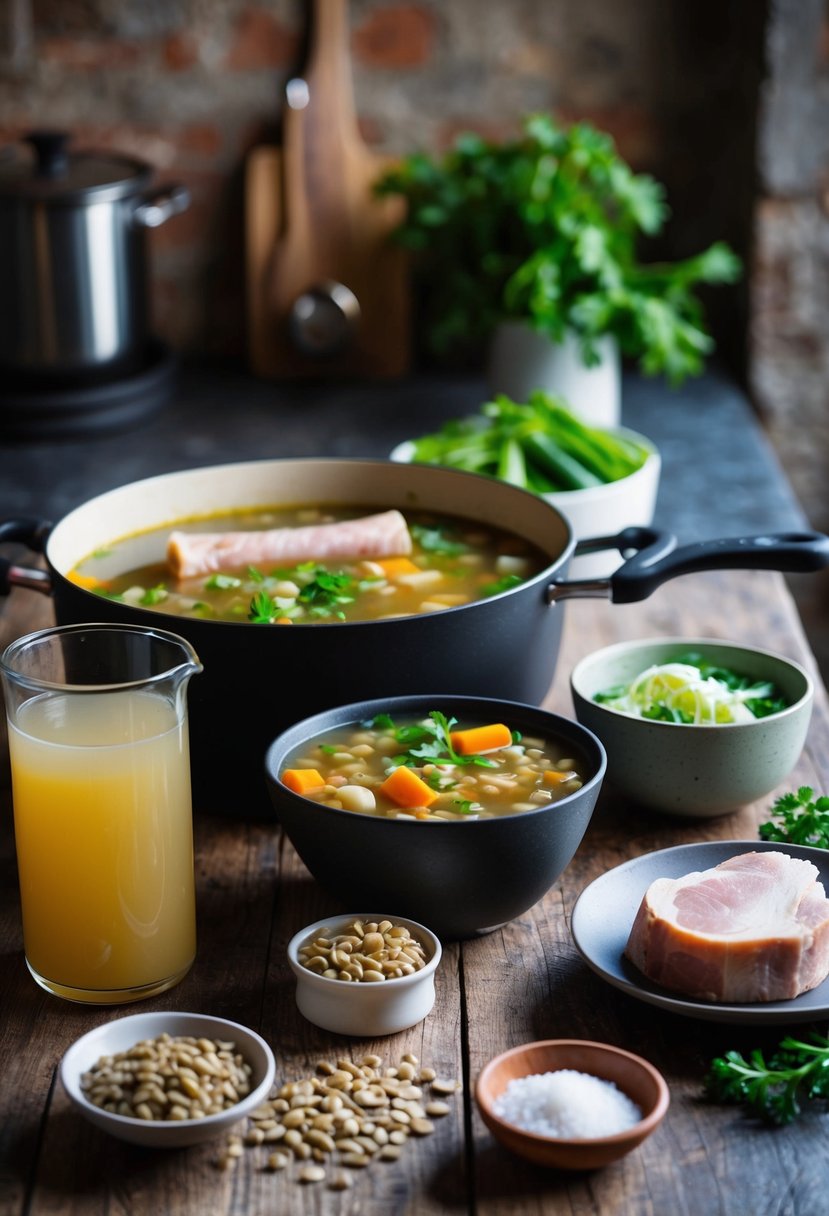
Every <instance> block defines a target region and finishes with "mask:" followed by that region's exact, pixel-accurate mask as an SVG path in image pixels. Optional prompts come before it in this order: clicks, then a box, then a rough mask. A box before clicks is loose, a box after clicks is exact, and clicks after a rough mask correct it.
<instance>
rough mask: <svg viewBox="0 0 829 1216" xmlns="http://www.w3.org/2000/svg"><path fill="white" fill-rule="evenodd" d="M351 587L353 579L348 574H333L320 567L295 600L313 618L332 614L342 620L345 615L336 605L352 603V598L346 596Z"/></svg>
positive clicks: (351, 596)
mask: <svg viewBox="0 0 829 1216" xmlns="http://www.w3.org/2000/svg"><path fill="white" fill-rule="evenodd" d="M353 587H354V579H353V578H352V577H351V575H350V574H343V573H340V574H334V573H332V572H331V571H329V570H325V569H323V567H321V566H320V567H318V568H317V570H316V573H315V575H314V577H313V578H312V579H311V581H310V582H308V583H306V584H305V586H304V587H303V588H302V590H301V591H300V593H299V595H298V596H297V600H298V601H299V603H301V604H305V605H306V607H308V608H309V609H310V611H311V613H312V615H313V616H331V615H332V614H333V615H334V616H336V617H339V618H340V620H343V619H344V618H345V613H344V612H343V611H342V610H339V611H338V610H337V605H339V604H353V603H354V596H353V595H349V594H348V592H349V591H351V590H352V589H353Z"/></svg>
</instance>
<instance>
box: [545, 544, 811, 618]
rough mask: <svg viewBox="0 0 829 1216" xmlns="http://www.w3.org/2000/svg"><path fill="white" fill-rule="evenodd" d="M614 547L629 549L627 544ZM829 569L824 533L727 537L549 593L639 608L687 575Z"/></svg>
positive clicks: (644, 558)
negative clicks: (603, 600) (660, 588)
mask: <svg viewBox="0 0 829 1216" xmlns="http://www.w3.org/2000/svg"><path fill="white" fill-rule="evenodd" d="M628 531H633V532H636V531H639V529H628ZM644 531H648V529H644ZM624 536H625V533H624V532H620V533H619V536H618V537H617V538H615V539H616V540H618V541H620V542H622V540H623V538H624ZM607 547H608V548H609V547H610V546H609V545H608V546H607ZM614 547H616V548H619V549H620V550H622V551H623V549H624V545H623V543H619V544H618V545H614ZM628 547H634V546H630V545H629V546H628ZM827 567H829V536H826V535H824V534H823V533H822V532H807V531H804V532H777V533H775V532H772V533H768V534H766V535H763V536H734V537H722V538H720V539H717V540H708V541H700V542H698V543H697V544H693V545H682V546H680V547H679V548H678V549H674V548H671V549H669V550H668V551H667V552H666V551H665V550H664V549H663V551H662V552H657V553H656V554H655V555H654V553H653V552H652V550H651V549H650V548H645V549H642V550H641V552H638V553H636V554H635V555H634V556H633V557H631V558H629V559H628V560H627V561H626V562H625V563H624V565H622V566H620V567H619V569H618V570H616V571H615V572H614V573H613V574H611V575H610V576H609V577H608V578H602V579H589V580H588V579H585V580H583V581H581V582H577V581H573V582H569V583H566V582H560V583H559V582H554V583H553V584H551V586H550V587H549V589H548V599H549V601H550V603H555V602H556V601H558V600H562V599H577V598H584V597H590V598H599V599H609V600H611V601H612V602H613V603H614V604H633V603H637V602H638V601H639V600H644V599H647V598H648V596H649V595H651V594H652V593H653V592H654V591H655V590H656V588H657V587H660V586H661V585H662V583H666V582H667V581H668V580H669V579H672V578H677V577H678V576H679V575H681V574H693V573H695V572H697V571H702V570H779V571H786V572H788V573H797V574H809V573H813V572H815V571H817V570H824V569H826V568H827Z"/></svg>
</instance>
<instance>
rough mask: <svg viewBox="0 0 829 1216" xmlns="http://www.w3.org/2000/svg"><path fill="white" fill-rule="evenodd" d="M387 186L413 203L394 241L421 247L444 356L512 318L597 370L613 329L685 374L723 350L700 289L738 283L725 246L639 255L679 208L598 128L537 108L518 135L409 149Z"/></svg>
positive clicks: (431, 325) (653, 370)
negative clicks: (679, 254)
mask: <svg viewBox="0 0 829 1216" xmlns="http://www.w3.org/2000/svg"><path fill="white" fill-rule="evenodd" d="M376 190H377V193H378V194H380V195H399V196H402V197H403V199H405V201H406V203H407V204H408V212H407V218H406V219H405V220H404V222H403V224H402V225H401V226H400V228H399V229H398V230H397V233H396V237H397V239H398V240H399V241H400V243H401V244H402V245H404V246H405V247H406V248H407V249H409V250H410V251H411V252H412V254H413V256H414V261H415V267H416V270H417V275H418V279H419V287H420V292H421V297H422V298H421V300H420V301H419V306H420V309H421V313H422V315H423V316H424V321H425V326H426V333H425V337H426V341H427V344H428V346H429V347H430V349H431V351H432V353H433V354H436V355H438V356H446V355H453V356H456V355H457V354H458V353H459V352H472V351H477V350H479V349H480V346H481V344H482V343H483V342H484V341H485V340H486V339H488V337H489V336H490V334H491V332H492V330H493V328H494V327H495V325H496V324H497V323H498V322H499V321H501V320H503V319H505V318H510V317H512V318H520V319H525V320H529V321H530V322H531V323H532V325H533V326H534V327H535V328H536V329H538V330H540V331H542V332H544V333H547V334H549V336H550V337H551V338H552V339H553V340H554V341H561V340H562V338H563V337H564V336H565V334H566V333H567V331H573V332H575V333H576V335H577V336H578V338H579V339H580V342H581V349H582V357H583V359H584V361H585V363H586V364H587V365H588V366H589V365H594V364H596V363H597V362H598V360H599V356H598V350H597V346H596V342H597V339H598V338H599V337H601V336H602V335H604V334H612V335H614V336H615V337H616V338H617V340H618V342H619V345H620V348H621V350H622V352H623V354H625V355H628V356H630V357H632V358H635V359H638V361H639V366H640V368H641V369H642V371H643V372H644V373H645V374H648V375H656V374H664V375H666V376H667V377H668V379H669V380H670V381H671V382H672V383H679V382H681V381H682V380H683V379H684V378H685V377H686V376H689V375H696V374H698V373H699V372H701V371H702V369H703V364H704V360H705V357H706V356H707V355H708V354H710V352H711V350H712V349H713V342H712V340H711V337H710V335H709V334H708V332H707V330H706V327H705V320H704V314H703V309H702V306H701V304H700V302H699V299H698V298H697V294H696V289H697V287H698V286H699V285H700V284H703V283H706V284H716V283H733V282H734V281H735V280H736V279H737V278H738V276H739V273H740V269H741V267H740V262H739V259H738V258H737V257H736V255H735V254H734V253H733V252H732V250H731V249H730V248H729V246H728V245H726V244H725V243H723V242H717V243H716V244H714V245H712V246H711V247H710V248H709V249H707V250H705V251H704V252H702V253H699V254H697V255H696V256H694V257H690V258H687V259H685V260H684V261H680V262H674V263H668V262H662V263H650V264H647V263H643V262H641V261H640V260H639V257H638V252H637V245H638V242H639V240H640V238H641V237H651V236H655V235H657V234H658V233H659V232H660V231H661V230H662V228H663V227H664V225H665V222H666V220H667V217H668V207H667V205H666V202H665V197H664V195H665V192H664V189H663V187H662V186H661V185H660V184H659V183H658V182H656V181H655V180H654V179H653V178H652V177H649V176H646V175H644V174H635V173H634V172H633V171H632V170H631V168H630V167H629V166H628V164H627V163H626V162H625V161H624V160H623V159H622V158H621V157H620V156H619V154H618V152H617V151H616V148H615V146H614V143H613V140H612V138H611V137H610V136H609V135H607V134H605V133H604V132H602V131H599V130H597V129H596V128H595V127H593V126H591V125H590V124H588V123H576V124H575V125H573V126H570V127H564V126H560V125H559V124H558V123H557V122H556V121H555V120H554V118H552V117H551V116H550V115H546V114H536V115H532V116H530V117H528V118H527V119H525V121H524V124H523V131H522V134H521V136H520V137H519V138H517V139H514V140H510V141H505V142H502V143H494V142H488V141H487V140H485V139H482V138H481V137H480V136H478V135H474V134H467V135H463V136H461V137H460V138H459V139H458V140H457V141H456V143H455V146H454V148H453V149H452V150H450V151H449V152H448V153H447V154H446V155H444V156H441V157H431V156H428V155H426V154H423V153H416V154H414V155H411V156H409V157H407V158H406V159H404V161H403V162H402V163H401V164H400V165H399V166H398V167H395V168H394V169H392V170H390V171H389V172H387V173H386V174H385V175H384V176H383V177H381V179H380V180H379V181H378V183H377V185H376Z"/></svg>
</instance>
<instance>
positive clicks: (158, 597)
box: [139, 583, 170, 608]
mask: <svg viewBox="0 0 829 1216" xmlns="http://www.w3.org/2000/svg"><path fill="white" fill-rule="evenodd" d="M169 594H170V593H169V592H168V590H167V588H166V587H165V586H164V584H163V583H159V584H158V585H157V586H156V587H148V588H147V590H146V591H145V592H144V594H143V595H142V596H141V599H140V600H139V603H140V604H143V605H144V606H145V607H146V608H151V607H153V605H155V604H163V603H164V601H165V600H166V599H167V597H168V595H169Z"/></svg>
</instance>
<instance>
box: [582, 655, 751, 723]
mask: <svg viewBox="0 0 829 1216" xmlns="http://www.w3.org/2000/svg"><path fill="white" fill-rule="evenodd" d="M757 696H758V687H757V685H753V686H752V687H749V688H739V689H735V688H729V687H728V685H727V684H725V683H723V681H722V680H718V679H716V678H715V677H714V676H704V675H703V674H702V672H701V671H700V669H699V668H698V667H694V666H692V665H691V664H690V663H662V664H659V663H656V664H654V665H653V666H652V667H649V668H648V669H647V670H646V671H643V672H642V673H641V675H638V676H636V678H635V679H634V680H633V681H632V682H631V683H630V684H629V685H627V686H626V687H625V688H623V689H612V690H610V691H609V692H607V693H599V694H597V696H596V698H595V699H596V700H597V701H601V703H602V704H603V705H607V707H608V708H609V709H616V710H619V712H620V713H623V714H632V715H633V716H634V717H637V718H655V719H658V720H660V721H666V722H679V723H684V724H688V725H697V726H700V725H712V724H719V723H729V722H753V721H755V715H754V713H752V711H751V709H750V708H749V707H748V706H747V705H746V704H745V702H746V701H751V700H755V699H756V698H757Z"/></svg>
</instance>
